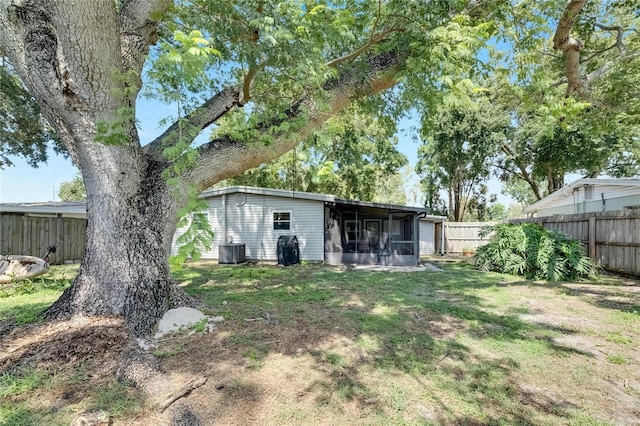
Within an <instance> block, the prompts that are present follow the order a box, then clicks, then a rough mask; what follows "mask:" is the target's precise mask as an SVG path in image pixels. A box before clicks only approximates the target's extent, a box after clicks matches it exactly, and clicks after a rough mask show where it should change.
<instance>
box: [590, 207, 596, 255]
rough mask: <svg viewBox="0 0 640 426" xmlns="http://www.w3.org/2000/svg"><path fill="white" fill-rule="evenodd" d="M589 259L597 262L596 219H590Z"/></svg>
mask: <svg viewBox="0 0 640 426" xmlns="http://www.w3.org/2000/svg"><path fill="white" fill-rule="evenodd" d="M589 257H590V258H591V260H596V217H595V216H592V217H590V218H589Z"/></svg>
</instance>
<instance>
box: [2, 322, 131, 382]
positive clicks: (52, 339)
mask: <svg viewBox="0 0 640 426" xmlns="http://www.w3.org/2000/svg"><path fill="white" fill-rule="evenodd" d="M127 343H128V335H127V332H126V329H125V327H124V325H123V324H122V321H120V320H117V319H114V318H99V317H98V318H96V317H94V318H74V319H70V320H59V321H53V322H49V323H45V324H38V325H28V326H22V327H15V328H13V329H12V330H11V331H9V332H7V333H5V334H4V335H2V337H0V347H1V348H2V352H1V353H0V373H4V372H6V371H7V370H9V369H12V368H15V367H16V366H21V365H26V364H28V365H29V366H31V367H34V368H45V369H50V368H57V367H61V366H69V365H80V364H85V365H88V366H89V367H90V368H93V367H94V366H95V367H99V368H100V369H101V370H104V371H111V370H115V367H116V363H117V360H118V356H119V354H120V352H122V350H123V349H124V347H125V346H126V345H127Z"/></svg>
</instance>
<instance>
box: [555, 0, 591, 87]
mask: <svg viewBox="0 0 640 426" xmlns="http://www.w3.org/2000/svg"><path fill="white" fill-rule="evenodd" d="M584 2H585V0H569V2H568V3H567V6H566V7H565V9H564V12H563V13H562V18H560V21H558V26H557V27H556V33H555V35H554V36H553V47H554V48H556V49H558V50H560V51H561V52H563V53H564V55H565V59H566V62H565V72H566V76H567V91H566V93H565V96H570V95H571V94H572V93H573V92H578V93H580V94H583V87H582V79H581V77H580V68H579V65H580V49H581V48H582V42H581V41H579V40H577V39H575V38H573V37H572V36H571V29H572V28H573V25H574V23H575V18H576V17H577V16H578V14H579V13H580V9H581V8H582V6H583V4H584Z"/></svg>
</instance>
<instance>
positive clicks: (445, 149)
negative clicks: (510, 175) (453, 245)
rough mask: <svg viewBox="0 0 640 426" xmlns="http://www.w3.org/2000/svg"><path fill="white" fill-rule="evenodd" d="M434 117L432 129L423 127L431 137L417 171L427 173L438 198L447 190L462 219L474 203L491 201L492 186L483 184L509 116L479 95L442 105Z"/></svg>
mask: <svg viewBox="0 0 640 426" xmlns="http://www.w3.org/2000/svg"><path fill="white" fill-rule="evenodd" d="M433 122H434V125H433V127H432V128H429V127H426V128H423V134H424V136H425V137H426V138H425V139H426V142H425V143H424V144H423V145H422V146H421V147H420V150H419V153H418V165H417V168H416V170H417V171H418V173H419V174H421V175H423V177H424V178H423V183H424V186H425V190H424V192H425V193H426V194H429V195H430V196H432V197H433V196H434V194H435V193H436V192H438V191H441V190H444V191H446V193H447V197H448V203H447V209H448V212H449V217H450V219H451V220H454V221H456V222H461V221H463V220H464V217H465V214H467V213H468V212H469V209H470V207H472V206H475V207H474V208H475V209H476V210H477V209H478V208H481V209H482V208H483V206H485V205H486V202H485V200H484V192H486V187H485V186H482V185H481V183H482V182H483V181H485V180H487V179H488V178H489V175H490V168H489V164H490V160H491V158H493V156H494V155H495V152H496V147H497V146H498V144H499V143H501V142H502V140H503V139H504V138H505V129H506V128H507V126H508V123H509V117H508V116H507V115H501V116H500V115H498V116H496V115H493V110H491V109H490V108H485V101H483V100H482V99H481V98H478V100H477V101H476V104H473V105H470V106H466V105H445V106H443V107H441V108H440V109H439V110H438V111H437V113H436V114H435V118H434V119H433ZM429 203H431V205H433V204H434V201H433V200H432V201H429V202H427V206H429ZM479 216H481V217H484V216H485V214H484V213H480V215H479Z"/></svg>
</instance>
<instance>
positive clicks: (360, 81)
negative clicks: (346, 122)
mask: <svg viewBox="0 0 640 426" xmlns="http://www.w3.org/2000/svg"><path fill="white" fill-rule="evenodd" d="M404 59H405V58H404V56H403V55H401V54H399V53H397V52H395V51H392V52H385V53H381V54H378V55H375V56H372V57H370V58H368V59H367V64H368V67H369V69H368V71H367V73H366V75H364V76H363V75H362V73H360V72H358V71H357V70H351V71H349V72H348V73H346V74H343V75H342V76H341V77H339V78H337V79H334V80H330V81H328V82H327V83H325V85H324V88H325V94H326V95H327V98H326V99H325V101H324V103H325V105H326V104H328V105H329V106H330V108H329V111H327V110H326V109H320V108H319V106H318V105H317V104H316V103H315V102H314V101H312V100H311V99H309V98H305V99H300V100H299V101H298V102H297V103H296V104H295V105H293V106H292V107H290V108H289V109H288V110H287V111H284V114H285V115H286V118H285V119H284V120H283V119H277V120H276V119H274V123H275V122H276V121H277V122H278V123H282V122H283V121H291V120H294V119H295V118H299V117H300V115H301V114H302V113H303V111H307V112H308V114H309V115H308V117H307V120H306V123H305V125H304V126H302V127H301V128H300V129H297V131H296V132H295V133H294V134H291V133H290V132H286V133H280V134H275V135H274V137H275V139H276V141H275V142H274V143H273V144H271V145H269V146H264V145H260V144H257V143H256V144H251V145H247V144H244V143H242V142H238V141H235V140H233V139H231V138H230V137H228V136H223V137H220V138H218V139H215V140H213V141H211V142H209V143H207V144H204V145H202V146H201V147H199V148H198V151H199V154H200V155H199V157H198V163H197V165H196V166H195V167H194V168H193V169H192V170H190V171H188V172H186V173H185V176H184V177H185V179H186V180H188V181H189V182H191V183H193V184H195V185H197V186H198V187H199V188H200V189H206V188H208V187H209V186H211V185H212V184H214V183H216V182H219V181H221V180H223V179H226V178H228V177H231V176H235V175H237V174H239V173H242V172H244V171H245V170H248V169H250V168H252V167H256V166H258V165H260V164H262V163H265V162H268V161H271V160H272V159H274V158H277V157H279V156H281V155H283V154H284V153H286V152H288V151H290V150H291V149H293V148H294V147H295V146H296V145H297V144H298V143H299V142H300V141H301V140H302V139H304V138H305V137H307V136H308V135H309V134H310V133H311V132H312V131H313V130H314V129H316V128H318V127H319V126H320V125H321V124H322V123H324V122H325V121H326V120H328V119H329V118H331V117H333V116H335V115H336V114H337V113H339V112H340V111H341V110H343V109H344V108H345V107H346V106H347V105H348V104H349V103H351V102H352V101H353V100H354V99H355V98H357V97H362V96H367V95H373V94H377V93H380V92H382V91H384V90H386V89H389V88H391V87H393V86H395V84H396V83H397V81H396V79H395V78H394V77H393V75H394V74H395V71H398V70H399V69H400V67H401V66H402V65H403V63H404ZM277 115H278V114H274V117H275V116H277ZM274 123H263V125H261V126H259V127H260V128H265V129H266V128H270V127H271V126H272V125H273V124H274ZM276 124H277V123H276Z"/></svg>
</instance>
